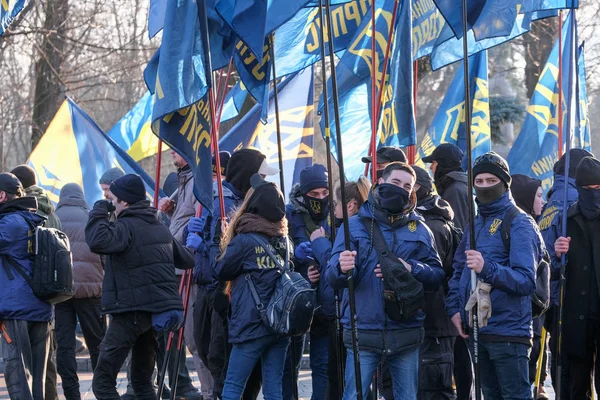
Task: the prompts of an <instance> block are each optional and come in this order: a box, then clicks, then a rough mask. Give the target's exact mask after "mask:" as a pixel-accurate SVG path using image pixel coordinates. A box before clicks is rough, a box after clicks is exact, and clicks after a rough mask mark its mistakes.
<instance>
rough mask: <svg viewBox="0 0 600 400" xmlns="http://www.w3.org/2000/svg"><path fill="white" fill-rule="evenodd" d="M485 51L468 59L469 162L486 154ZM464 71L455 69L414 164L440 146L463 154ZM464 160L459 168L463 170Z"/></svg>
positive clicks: (486, 85) (488, 145)
mask: <svg viewBox="0 0 600 400" xmlns="http://www.w3.org/2000/svg"><path fill="white" fill-rule="evenodd" d="M487 64H488V61H487V51H482V52H481V53H477V54H476V55H474V56H471V57H469V84H470V86H469V89H470V90H469V93H470V96H471V103H472V104H471V109H472V112H471V118H472V119H471V138H472V146H473V160H474V159H475V158H477V157H478V156H480V155H482V154H485V153H487V152H488V151H490V146H491V141H490V102H489V92H488V65H487ZM464 77H465V74H464V69H463V65H462V63H461V66H460V67H459V68H458V69H457V70H456V74H455V75H454V79H453V80H452V83H451V84H450V86H449V87H448V91H447V92H446V96H445V97H444V99H443V100H442V104H441V105H440V108H439V109H438V111H437V113H436V114H435V116H434V117H433V121H432V122H431V125H430V126H429V129H427V133H426V134H425V137H424V138H423V140H422V141H421V146H420V147H419V151H418V152H417V157H416V163H417V164H422V161H421V160H422V159H423V157H426V156H428V155H430V154H431V153H432V152H433V150H434V149H435V148H436V147H437V146H439V145H440V144H442V143H452V144H455V145H457V146H458V147H460V148H461V150H462V151H463V153H465V154H466V152H467V141H466V137H467V135H466V126H465V117H466V115H465V81H464ZM466 163H467V161H466V157H464V160H463V167H465V168H466V166H467V165H466Z"/></svg>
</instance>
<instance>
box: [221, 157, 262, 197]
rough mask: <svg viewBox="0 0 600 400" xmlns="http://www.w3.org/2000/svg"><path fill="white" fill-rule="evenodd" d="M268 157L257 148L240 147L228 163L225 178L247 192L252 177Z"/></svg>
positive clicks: (235, 186) (243, 191)
mask: <svg viewBox="0 0 600 400" xmlns="http://www.w3.org/2000/svg"><path fill="white" fill-rule="evenodd" d="M266 158H267V157H266V156H265V155H264V154H263V153H261V152H260V151H258V150H256V149H240V150H238V151H236V152H235V153H233V154H232V155H231V158H230V159H229V164H227V175H226V178H225V180H227V182H229V183H230V184H231V185H232V186H233V187H234V188H236V189H237V190H239V191H240V192H242V193H243V194H246V192H248V190H249V189H250V186H251V185H250V177H251V176H252V175H254V174H256V173H258V171H259V170H260V166H261V165H262V163H263V161H264V160H265V159H266Z"/></svg>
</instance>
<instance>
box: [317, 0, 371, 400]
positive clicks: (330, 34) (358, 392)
mask: <svg viewBox="0 0 600 400" xmlns="http://www.w3.org/2000/svg"><path fill="white" fill-rule="evenodd" d="M330 3H331V0H325V11H326V14H327V26H328V27H332V26H333V18H332V16H331V4H330ZM327 36H328V39H329V63H330V64H331V86H332V96H333V114H334V120H335V130H336V132H335V134H336V141H337V153H338V167H339V171H340V183H343V182H345V174H344V151H343V144H342V127H341V123H340V107H339V97H338V87H337V73H336V71H335V47H334V45H333V32H332V30H331V29H327ZM340 197H341V201H342V204H343V205H344V207H342V214H343V224H344V247H345V249H346V250H350V230H349V228H348V208H347V207H345V205H346V204H347V202H346V193H345V191H344V190H342V192H341V196H340ZM348 300H349V301H348V302H349V306H350V327H351V330H352V332H351V336H352V353H353V356H354V377H355V379H356V398H357V400H363V393H362V380H361V372H360V354H359V350H358V328H357V325H356V296H355V293H354V279H353V277H352V274H350V275H349V276H348Z"/></svg>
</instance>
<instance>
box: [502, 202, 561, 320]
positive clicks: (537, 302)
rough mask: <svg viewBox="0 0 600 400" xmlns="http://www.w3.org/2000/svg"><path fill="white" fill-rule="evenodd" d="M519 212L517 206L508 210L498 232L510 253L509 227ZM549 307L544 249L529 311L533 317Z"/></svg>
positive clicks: (548, 268) (546, 260)
mask: <svg viewBox="0 0 600 400" xmlns="http://www.w3.org/2000/svg"><path fill="white" fill-rule="evenodd" d="M520 213H525V212H524V211H522V210H521V209H520V208H518V207H514V208H512V209H511V210H509V211H508V212H507V213H506V215H505V216H504V218H503V220H502V226H501V228H500V233H501V234H502V243H504V248H506V250H507V251H508V252H509V253H510V228H511V225H512V222H513V220H514V219H515V218H516V216H517V215H519V214H520ZM549 307H550V255H549V254H548V251H546V250H544V255H543V257H542V259H541V260H540V262H539V263H538V265H537V268H536V271H535V292H534V293H533V295H532V296H531V313H532V316H533V318H537V317H539V316H540V315H542V314H544V313H545V312H546V311H548V308H549Z"/></svg>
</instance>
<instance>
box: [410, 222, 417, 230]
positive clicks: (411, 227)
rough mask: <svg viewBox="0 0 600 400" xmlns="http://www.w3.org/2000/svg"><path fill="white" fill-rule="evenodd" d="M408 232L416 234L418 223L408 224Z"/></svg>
mask: <svg viewBox="0 0 600 400" xmlns="http://www.w3.org/2000/svg"><path fill="white" fill-rule="evenodd" d="M408 230H409V231H411V232H414V231H416V230H417V221H410V222H409V223H408Z"/></svg>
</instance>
